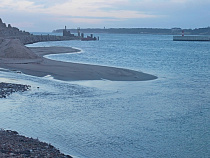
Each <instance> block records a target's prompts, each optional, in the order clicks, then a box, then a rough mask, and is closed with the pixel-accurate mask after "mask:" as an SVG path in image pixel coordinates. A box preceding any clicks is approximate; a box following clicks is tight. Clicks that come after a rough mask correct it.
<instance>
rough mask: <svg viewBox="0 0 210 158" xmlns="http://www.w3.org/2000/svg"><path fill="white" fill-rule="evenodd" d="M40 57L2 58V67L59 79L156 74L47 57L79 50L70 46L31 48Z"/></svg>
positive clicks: (134, 77)
mask: <svg viewBox="0 0 210 158" xmlns="http://www.w3.org/2000/svg"><path fill="white" fill-rule="evenodd" d="M30 50H31V51H32V52H34V53H35V54H36V55H37V56H38V57H35V58H34V59H31V58H30V56H28V58H27V56H25V58H16V59H14V58H2V60H0V67H3V68H8V69H16V70H19V71H22V72H23V73H25V74H29V75H33V76H38V77H44V76H47V75H51V76H53V77H54V78H55V79H58V80H65V81H72V80H73V81H74V80H102V79H106V80H111V81H146V80H153V79H156V78H157V77H156V76H153V75H149V74H146V73H142V72H138V71H133V70H128V69H123V68H115V67H108V66H99V65H89V64H78V63H70V62H61V61H54V60H50V59H46V58H44V57H43V56H44V55H47V54H60V53H73V52H78V51H79V50H77V49H73V48H70V47H36V48H30Z"/></svg>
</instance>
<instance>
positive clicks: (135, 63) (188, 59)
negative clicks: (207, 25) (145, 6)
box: [0, 34, 210, 158]
mask: <svg viewBox="0 0 210 158" xmlns="http://www.w3.org/2000/svg"><path fill="white" fill-rule="evenodd" d="M96 36H100V41H89V42H85V41H58V42H42V43H36V44H33V45H28V46H44V47H48V46H67V47H74V48H79V49H81V53H75V54H59V55H48V56H47V57H48V58H50V59H54V60H60V61H69V62H76V63H90V64H95V65H108V66H116V67H123V68H129V69H133V70H138V71H143V72H146V73H150V74H153V75H156V76H158V79H156V80H152V81H143V82H116V81H115V82H114V81H108V80H102V81H70V82H64V81H58V80H54V79H53V78H52V77H50V76H46V77H43V78H39V77H33V76H29V75H23V74H17V73H15V72H12V71H6V70H2V71H1V72H0V80H1V81H8V82H14V83H24V84H30V85H32V90H31V91H29V92H24V93H22V94H20V93H15V94H13V95H11V96H9V97H8V98H7V99H1V100H0V128H6V129H12V130H16V131H18V132H19V133H20V134H23V135H26V136H30V137H34V138H39V139H40V140H41V141H46V142H48V143H51V144H52V145H54V146H56V147H57V148H59V149H60V150H61V151H62V152H64V153H67V154H71V155H74V156H75V157H79V158H99V157H102V158H112V157H113V158H156V157H157V158H160V157H182V158H189V157H190V158H198V157H201V158H208V157H210V148H209V146H210V42H178V41H177V42H175V41H172V36H159V35H120V34H99V35H96ZM38 86H39V87H40V88H39V89H37V88H36V87H38Z"/></svg>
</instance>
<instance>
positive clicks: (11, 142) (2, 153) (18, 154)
mask: <svg viewBox="0 0 210 158" xmlns="http://www.w3.org/2000/svg"><path fill="white" fill-rule="evenodd" d="M0 157H1V158H26V157H33V158H72V157H71V156H69V155H64V154H62V153H60V151H59V150H58V149H56V148H55V147H53V146H52V145H50V144H47V143H44V142H40V141H39V140H38V139H33V138H28V137H25V136H21V135H19V134H18V133H17V132H16V131H11V130H3V129H0Z"/></svg>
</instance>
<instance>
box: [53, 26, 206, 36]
mask: <svg viewBox="0 0 210 158" xmlns="http://www.w3.org/2000/svg"><path fill="white" fill-rule="evenodd" d="M67 30H68V31H70V32H72V33H77V29H67ZM80 30H81V32H83V33H110V34H157V35H181V34H182V31H184V32H185V35H210V27H205V28H195V29H182V28H171V29H166V28H86V29H82V28H81V29H80ZM62 31H63V29H57V30H53V31H52V32H53V33H62Z"/></svg>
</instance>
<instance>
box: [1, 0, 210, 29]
mask: <svg viewBox="0 0 210 158" xmlns="http://www.w3.org/2000/svg"><path fill="white" fill-rule="evenodd" d="M0 18H2V20H3V21H4V22H5V23H7V24H8V23H10V24H12V26H16V27H18V28H20V29H21V30H26V31H31V32H39V31H42V32H46V31H48V32H51V31H52V30H54V29H58V28H64V26H65V25H66V26H67V28H77V27H81V28H103V27H106V28H113V27H115V28H117V27H121V28H122V27H125V28H127V27H131V28H133V27H140V28H141V27H150V28H151V27H152V28H172V27H181V28H198V27H208V26H210V0H110V1H109V0H0Z"/></svg>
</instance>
